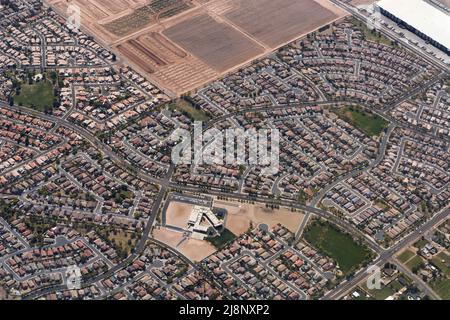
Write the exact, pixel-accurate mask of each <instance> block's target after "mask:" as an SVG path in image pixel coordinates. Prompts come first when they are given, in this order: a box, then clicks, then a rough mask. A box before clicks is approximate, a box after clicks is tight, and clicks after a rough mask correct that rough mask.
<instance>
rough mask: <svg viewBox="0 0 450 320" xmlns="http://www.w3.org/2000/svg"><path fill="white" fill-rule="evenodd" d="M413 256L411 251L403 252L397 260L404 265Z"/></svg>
mask: <svg viewBox="0 0 450 320" xmlns="http://www.w3.org/2000/svg"><path fill="white" fill-rule="evenodd" d="M414 255H415V253H414V252H412V251H411V250H405V251H403V252H402V254H401V255H399V256H398V260H400V261H401V262H402V263H406V262H407V261H408V260H409V259H411V258H412V257H414Z"/></svg>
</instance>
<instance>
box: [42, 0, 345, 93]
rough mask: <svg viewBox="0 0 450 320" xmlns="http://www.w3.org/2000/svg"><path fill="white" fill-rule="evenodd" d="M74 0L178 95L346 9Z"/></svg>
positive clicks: (128, 58)
mask: <svg viewBox="0 0 450 320" xmlns="http://www.w3.org/2000/svg"><path fill="white" fill-rule="evenodd" d="M73 1H74V2H75V3H76V4H78V5H79V6H80V7H81V9H82V13H83V16H82V23H83V25H84V26H85V27H86V28H87V29H88V30H89V31H90V32H92V33H93V34H94V35H95V36H97V37H98V38H100V39H101V40H102V41H103V42H104V43H105V44H108V45H109V46H111V47H112V49H113V50H115V51H116V52H117V53H119V56H120V57H121V58H122V59H123V60H124V61H125V62H127V63H129V64H131V65H132V66H133V67H135V68H137V69H138V70H139V71H141V72H142V73H144V74H145V75H146V76H147V77H148V78H150V79H152V80H153V81H154V82H156V83H157V84H159V85H160V86H161V87H163V88H166V89H167V90H169V91H171V92H173V93H175V94H177V95H180V94H182V93H185V92H187V91H191V90H194V89H196V88H198V87H201V86H202V85H204V84H206V83H208V82H210V81H213V80H215V79H217V78H219V77H220V76H222V75H224V74H226V73H228V72H230V71H232V70H235V69H237V68H239V67H241V66H242V65H245V64H246V63H248V62H250V61H252V60H254V59H256V58H259V57H261V56H263V55H265V54H267V53H269V52H271V51H273V50H275V49H277V48H278V47H280V46H282V45H284V44H287V43H289V42H290V41H293V40H295V39H297V38H299V37H301V36H303V35H305V34H307V33H309V32H311V31H314V30H316V29H318V28H320V27H321V26H323V25H326V24H328V23H330V22H332V21H334V20H337V19H339V18H340V17H342V16H344V15H345V13H344V12H343V11H342V10H340V9H339V8H337V7H336V6H334V5H333V4H332V3H331V2H330V1H329V0H277V1H272V0H210V1H193V0H192V1H191V0H114V1H112V2H110V1H104V0H73ZM48 2H49V3H50V4H52V5H54V7H56V8H57V9H59V11H60V12H62V13H64V12H65V11H66V7H67V3H66V2H65V1H64V0H49V1H48Z"/></svg>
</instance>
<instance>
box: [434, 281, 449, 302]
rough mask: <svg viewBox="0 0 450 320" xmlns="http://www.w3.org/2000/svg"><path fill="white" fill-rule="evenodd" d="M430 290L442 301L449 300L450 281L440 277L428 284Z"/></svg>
mask: <svg viewBox="0 0 450 320" xmlns="http://www.w3.org/2000/svg"><path fill="white" fill-rule="evenodd" d="M430 286H431V288H432V289H433V290H434V291H435V292H436V293H437V294H438V295H439V296H440V297H441V298H442V299H444V300H450V279H449V278H445V277H441V278H438V279H436V280H434V281H432V282H430Z"/></svg>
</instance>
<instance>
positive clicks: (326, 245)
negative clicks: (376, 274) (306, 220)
mask: <svg viewBox="0 0 450 320" xmlns="http://www.w3.org/2000/svg"><path fill="white" fill-rule="evenodd" d="M304 238H305V240H306V241H307V242H308V243H310V244H311V245H312V246H313V247H315V248H316V249H318V250H319V251H321V252H322V253H324V254H325V255H327V256H329V257H330V258H332V259H334V260H335V261H336V262H337V263H338V265H339V267H340V268H341V270H342V272H343V273H344V274H345V275H347V274H350V273H351V272H353V271H355V269H356V268H357V267H358V266H359V265H361V264H362V263H363V262H365V261H366V260H367V259H368V258H369V257H370V255H371V252H370V251H369V250H368V249H367V248H365V247H363V246H361V245H359V244H358V243H356V242H355V241H354V240H353V239H352V237H351V236H350V235H348V234H345V233H343V232H341V231H340V230H338V229H337V228H335V227H334V226H332V225H331V224H329V223H328V222H322V221H317V220H315V221H313V222H312V223H311V224H310V225H309V226H308V227H307V230H306V231H305V233H304Z"/></svg>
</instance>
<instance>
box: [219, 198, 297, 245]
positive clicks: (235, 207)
mask: <svg viewBox="0 0 450 320" xmlns="http://www.w3.org/2000/svg"><path fill="white" fill-rule="evenodd" d="M214 207H217V208H223V209H226V210H227V212H228V215H227V219H226V228H227V229H229V230H230V231H231V232H233V233H234V234H235V235H237V236H239V235H241V234H243V233H245V232H246V231H247V230H248V228H249V227H250V224H251V223H252V224H253V226H254V227H256V226H257V225H258V224H261V223H264V224H267V225H268V226H269V228H270V229H271V228H273V227H275V226H276V225H277V224H281V225H283V226H285V227H286V228H288V229H289V230H290V231H292V232H294V233H295V232H296V231H297V229H298V227H299V226H300V224H301V223H302V221H303V218H304V214H303V213H300V212H291V210H290V209H286V208H281V209H280V210H270V209H267V208H266V207H264V206H263V205H252V204H245V203H239V202H228V201H227V202H226V201H215V202H214Z"/></svg>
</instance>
